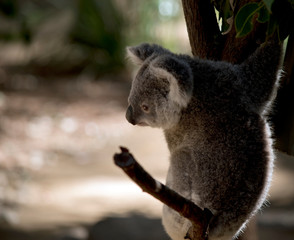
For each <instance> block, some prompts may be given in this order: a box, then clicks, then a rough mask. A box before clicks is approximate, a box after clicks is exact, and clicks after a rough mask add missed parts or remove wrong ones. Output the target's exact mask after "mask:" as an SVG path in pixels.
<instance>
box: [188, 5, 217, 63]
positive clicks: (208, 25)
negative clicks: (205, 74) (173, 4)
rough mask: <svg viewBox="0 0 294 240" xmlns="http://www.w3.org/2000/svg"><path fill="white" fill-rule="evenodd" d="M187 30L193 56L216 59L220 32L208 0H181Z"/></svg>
mask: <svg viewBox="0 0 294 240" xmlns="http://www.w3.org/2000/svg"><path fill="white" fill-rule="evenodd" d="M182 6H183V10H184V15H185V19H186V25H187V31H188V36H189V40H190V45H191V49H192V54H193V55H194V56H199V57H201V58H206V59H214V60H217V59H219V57H220V54H221V52H220V51H219V45H221V39H222V36H221V33H220V30H219V27H218V24H217V21H216V16H215V11H214V7H213V5H212V4H211V2H210V1H209V0H182Z"/></svg>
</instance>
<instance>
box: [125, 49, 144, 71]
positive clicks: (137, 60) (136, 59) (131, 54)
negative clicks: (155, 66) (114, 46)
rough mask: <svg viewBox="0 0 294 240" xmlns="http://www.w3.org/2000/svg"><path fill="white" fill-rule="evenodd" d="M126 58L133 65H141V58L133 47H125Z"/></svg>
mask: <svg viewBox="0 0 294 240" xmlns="http://www.w3.org/2000/svg"><path fill="white" fill-rule="evenodd" d="M126 52H127V54H126V55H127V58H128V59H130V60H131V61H132V62H133V63H134V64H135V65H139V66H140V65H142V63H143V60H142V59H141V58H140V57H139V55H138V53H137V51H136V49H135V47H126Z"/></svg>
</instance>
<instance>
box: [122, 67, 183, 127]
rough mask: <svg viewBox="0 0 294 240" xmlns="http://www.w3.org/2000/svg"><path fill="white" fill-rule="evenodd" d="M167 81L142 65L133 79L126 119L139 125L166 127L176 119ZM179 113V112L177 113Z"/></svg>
mask: <svg viewBox="0 0 294 240" xmlns="http://www.w3.org/2000/svg"><path fill="white" fill-rule="evenodd" d="M169 91H170V87H169V82H168V80H167V79H164V78H158V77H157V76H155V75H154V74H153V73H152V72H151V71H150V69H149V67H148V66H142V68H141V69H140V70H139V72H138V74H137V76H136V78H135V79H134V80H133V84H132V88H131V92H130V95H129V98H128V101H129V107H128V109H127V112H126V118H127V120H128V121H129V122H130V123H132V124H134V125H139V126H150V127H162V128H167V127H169V126H171V125H173V124H174V123H175V122H177V120H178V116H176V114H175V112H177V111H174V110H171V108H172V106H171V105H172V102H171V101H170V99H169ZM177 115H179V114H177Z"/></svg>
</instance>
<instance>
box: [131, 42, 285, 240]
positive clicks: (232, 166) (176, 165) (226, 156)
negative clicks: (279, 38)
mask: <svg viewBox="0 0 294 240" xmlns="http://www.w3.org/2000/svg"><path fill="white" fill-rule="evenodd" d="M127 55H128V57H129V58H130V59H131V60H132V61H133V62H134V63H136V64H137V65H139V70H138V72H137V74H136V77H135V78H134V80H133V82H132V87H131V90H130V94H129V98H128V102H129V106H128V108H127V111H126V119H127V120H128V121H129V122H130V123H131V124H133V125H139V126H150V127H157V128H162V129H163V131H164V135H165V139H166V142H167V145H168V148H169V151H170V165H169V169H168V174H167V178H166V185H167V186H168V187H170V188H171V189H173V190H174V191H176V192H178V193H179V194H181V195H182V196H183V197H185V198H187V199H189V200H191V201H193V202H194V203H195V204H197V205H198V206H199V207H201V208H202V209H204V208H207V209H209V210H210V211H211V212H212V213H213V218H212V220H211V222H210V224H209V233H208V239H209V240H231V239H232V238H236V237H237V236H238V234H240V232H242V229H244V227H245V225H246V223H247V222H248V220H249V219H250V218H251V217H252V216H253V215H254V214H255V213H256V212H257V211H258V209H260V208H261V206H262V205H263V204H264V202H265V201H266V197H267V193H268V190H269V186H270V182H271V176H272V172H273V161H274V158H275V157H274V151H273V147H272V138H271V131H270V127H269V123H268V113H269V110H270V108H271V105H272V102H273V100H274V97H275V94H276V91H277V88H278V77H277V76H278V72H279V67H280V55H281V47H280V45H279V44H274V43H267V44H264V45H263V46H261V47H259V48H258V49H257V50H256V51H255V52H254V53H253V54H252V55H251V56H250V57H249V58H248V59H247V60H245V61H244V62H243V63H241V64H235V65H234V64H231V63H228V62H224V61H210V60H205V59H200V58H198V57H190V56H188V55H184V54H175V53H172V52H170V51H169V50H167V49H165V48H163V47H161V46H158V45H154V44H153V45H152V44H146V43H144V44H141V45H139V46H135V47H128V48H127ZM162 222H163V225H164V228H165V230H166V232H167V233H168V234H169V236H170V237H171V238H172V239H173V240H183V239H184V238H185V235H186V233H187V231H188V229H189V228H190V227H191V223H190V221H188V220H187V219H185V218H184V217H182V216H181V215H180V214H179V213H177V212H175V211H174V210H172V209H170V208H168V207H167V206H164V207H163V216H162Z"/></svg>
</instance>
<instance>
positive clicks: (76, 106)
mask: <svg viewBox="0 0 294 240" xmlns="http://www.w3.org/2000/svg"><path fill="white" fill-rule="evenodd" d="M0 75H1V76H2V79H8V80H9V81H6V82H4V84H3V86H4V87H3V89H2V90H1V91H0V134H1V135H0V239H1V240H8V239H9V240H16V239H17V240H27V239H30V240H34V239H36V240H47V239H48V240H49V239H50V240H55V239H56V240H57V239H64V240H65V239H75V240H82V239H88V240H94V239H95V240H102V239H112V240H115V239H127V240H133V239H141V240H145V239H146V240H147V239H154V240H157V239H158V240H159V239H161V240H164V239H168V237H167V236H166V234H165V233H164V231H163V228H162V226H161V223H160V215H161V207H162V205H161V204H160V203H159V202H158V201H157V200H155V199H153V198H152V197H150V196H148V195H147V194H146V193H143V192H142V191H141V190H140V189H139V188H138V187H137V186H136V185H135V184H134V183H133V182H131V181H130V180H129V179H128V178H127V177H126V176H125V175H124V174H123V173H122V171H121V170H120V169H118V168H117V167H115V166H114V164H113V160H112V157H113V154H114V153H115V152H118V151H119V148H118V147H119V146H121V145H122V146H126V147H128V148H129V149H130V150H131V152H132V153H133V154H134V156H135V157H136V158H137V159H138V160H139V161H140V163H141V164H142V165H143V166H144V168H146V169H147V170H148V171H149V172H150V173H151V174H152V175H153V176H155V177H156V178H157V179H159V180H161V181H163V182H164V179H165V174H166V171H167V167H168V151H167V147H166V144H165V142H164V137H163V135H162V132H161V131H160V130H158V129H151V128H140V127H134V126H131V125H130V124H128V123H127V122H126V120H125V117H124V111H125V108H126V105H127V95H128V91H129V87H130V82H129V81H126V80H120V81H119V80H113V79H114V78H117V77H113V76H112V77H111V76H110V77H105V78H103V79H101V80H99V81H93V80H92V79H91V78H90V77H87V76H78V77H77V78H76V79H72V78H65V77H64V78H62V79H43V78H41V77H36V76H33V75H29V74H27V75H24V74H22V75H17V74H14V75H11V76H7V73H5V72H4V71H2V70H1V71H0ZM276 165H277V166H276V171H275V176H274V181H273V187H272V190H271V196H270V204H269V207H266V208H264V210H263V211H262V212H261V213H260V214H259V215H258V233H259V237H260V240H272V239H277V238H279V239H283V240H290V239H294V185H293V182H294V174H293V173H294V159H293V157H289V156H287V155H285V154H282V153H279V159H278V161H277V164H276Z"/></svg>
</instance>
